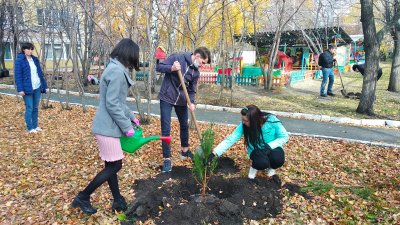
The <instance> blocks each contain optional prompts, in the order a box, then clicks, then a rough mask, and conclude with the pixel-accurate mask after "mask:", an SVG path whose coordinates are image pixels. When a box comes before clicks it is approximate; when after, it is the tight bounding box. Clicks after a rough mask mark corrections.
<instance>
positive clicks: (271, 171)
mask: <svg viewBox="0 0 400 225" xmlns="http://www.w3.org/2000/svg"><path fill="white" fill-rule="evenodd" d="M275 174H276V170H274V169H272V168H269V169H268V170H267V176H269V177H272V176H273V175H275Z"/></svg>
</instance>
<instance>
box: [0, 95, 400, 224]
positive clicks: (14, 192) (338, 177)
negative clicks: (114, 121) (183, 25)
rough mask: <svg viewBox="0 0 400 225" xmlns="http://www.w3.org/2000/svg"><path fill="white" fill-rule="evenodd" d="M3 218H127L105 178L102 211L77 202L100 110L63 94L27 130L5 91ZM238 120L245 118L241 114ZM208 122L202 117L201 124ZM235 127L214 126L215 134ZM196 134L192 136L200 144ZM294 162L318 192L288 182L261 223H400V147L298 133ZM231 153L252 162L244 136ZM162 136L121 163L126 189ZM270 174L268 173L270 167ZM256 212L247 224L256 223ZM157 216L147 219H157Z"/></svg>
mask: <svg viewBox="0 0 400 225" xmlns="http://www.w3.org/2000/svg"><path fill="white" fill-rule="evenodd" d="M0 105H1V107H0V115H1V116H0V160H1V162H0V171H1V176H0V221H1V223H2V224H84V223H85V224H118V223H119V220H118V218H117V215H116V214H115V213H113V212H112V211H111V200H110V199H111V194H110V193H109V190H108V186H107V185H103V186H102V187H101V188H100V189H99V190H97V191H96V192H95V194H94V195H93V196H92V202H93V204H94V206H95V207H97V208H98V213H96V214H95V215H93V216H90V217H89V216H85V215H83V214H81V213H80V212H79V210H74V209H71V208H70V202H71V200H72V198H73V197H74V196H75V195H76V194H77V193H78V191H79V190H81V189H82V188H84V187H85V186H86V185H87V183H88V182H89V180H90V179H92V178H93V176H94V175H95V174H96V173H97V172H98V171H99V170H100V169H101V168H102V166H103V163H102V162H101V160H100V158H99V156H98V150H97V145H96V142H95V140H94V138H93V136H92V134H91V123H92V119H93V116H94V113H95V109H89V110H88V112H87V113H85V114H84V113H83V112H82V109H81V108H80V107H73V108H72V110H70V111H63V110H61V108H60V107H59V105H58V104H57V103H53V104H52V105H53V108H51V109H46V110H43V109H41V110H40V118H39V124H40V127H41V128H43V130H44V131H43V132H42V133H39V134H28V133H27V132H26V131H25V128H24V120H23V111H24V106H23V102H22V101H21V100H20V101H19V102H17V100H16V98H15V97H8V96H0ZM238 121H239V118H238ZM207 126H208V125H207V124H201V129H205V128H206V127H207ZM159 130H160V124H159V120H158V119H157V118H154V119H153V120H152V124H151V125H145V126H144V133H145V136H148V135H157V134H159ZM232 130H233V127H231V126H219V125H218V126H217V125H216V126H214V131H215V132H216V143H219V142H220V141H221V140H222V139H223V138H224V137H225V136H227V135H228V134H229V133H230V132H231V131H232ZM178 134H179V129H178V125H177V123H176V121H173V128H172V135H173V137H175V139H174V140H173V142H172V149H173V156H172V160H173V163H174V166H185V167H190V166H191V165H190V162H188V161H182V160H180V159H179V156H178V149H179V148H178V147H179V138H178V137H179V135H178ZM195 138H196V135H192V136H191V140H190V143H191V144H192V146H197V144H198V142H197V140H195ZM285 152H286V163H285V165H284V166H283V168H281V169H279V170H278V175H279V177H280V179H281V180H282V185H284V184H285V183H293V184H296V185H298V186H300V187H303V189H302V190H303V191H306V192H307V193H308V194H309V195H310V196H311V198H310V199H308V198H307V199H306V198H304V197H303V196H302V195H298V194H293V193H294V192H293V191H291V190H289V189H288V188H286V187H287V186H285V187H284V188H282V189H281V194H282V196H283V198H282V207H283V209H282V211H281V213H280V214H279V215H278V216H277V217H276V218H265V219H263V220H260V221H258V222H259V223H262V224H266V223H274V224H275V223H278V224H305V223H306V224H396V223H397V224H398V223H399V222H400V161H399V158H400V149H394V148H380V147H371V146H367V145H362V144H349V143H346V142H337V141H330V140H321V139H314V138H305V137H293V136H292V137H290V141H289V142H288V144H287V145H286V146H285ZM226 156H228V157H230V158H232V159H233V160H234V161H235V163H236V164H237V165H238V166H239V169H240V175H241V176H243V177H245V176H247V170H248V166H249V162H248V160H247V158H246V153H245V151H244V150H243V143H238V144H236V145H235V146H234V147H232V148H231V149H230V150H229V151H228V152H227V153H226ZM161 158H162V155H161V145H160V143H159V142H157V141H154V142H151V143H149V144H148V145H146V146H145V147H143V148H142V149H141V150H140V151H138V152H137V153H136V154H135V155H126V157H125V160H124V166H123V169H122V170H121V171H120V172H119V177H120V187H121V192H122V193H123V195H124V196H125V197H126V198H127V200H128V201H129V202H132V201H133V200H134V199H135V193H134V190H133V189H132V185H133V184H134V183H135V180H137V179H146V178H150V177H154V176H155V175H157V174H158V173H159V169H160V167H159V166H160V165H161V161H162V159H161ZM261 176H264V175H261ZM258 222H257V221H247V222H246V223H249V224H250V223H252V224H257V223H258ZM152 223H153V222H152V221H151V220H149V221H146V222H145V224H152Z"/></svg>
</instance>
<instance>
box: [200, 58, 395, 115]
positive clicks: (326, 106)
mask: <svg viewBox="0 0 400 225" xmlns="http://www.w3.org/2000/svg"><path fill="white" fill-rule="evenodd" d="M380 66H381V67H382V68H383V76H382V77H381V79H380V80H379V81H378V82H377V89H376V101H375V103H374V111H375V113H376V116H367V115H362V114H358V113H356V109H357V106H358V104H359V100H356V99H349V98H344V97H343V96H342V95H341V93H340V90H342V86H341V83H340V78H339V76H335V83H334V87H333V91H334V93H335V94H336V96H335V97H327V98H321V97H320V96H319V88H320V85H321V79H317V80H304V81H301V82H298V83H296V84H293V85H292V87H290V88H279V89H277V90H274V91H273V92H272V93H271V92H269V93H266V92H265V91H264V89H263V87H262V86H260V87H237V86H236V87H234V88H233V93H232V95H233V101H232V106H233V107H243V106H245V105H248V104H255V105H257V106H259V107H260V108H261V109H264V110H273V111H284V112H297V113H310V114H320V115H329V116H338V117H349V118H381V119H392V120H400V93H393V92H389V91H387V87H388V84H389V76H390V67H391V63H390V62H386V63H381V65H380ZM342 78H343V83H344V86H345V89H346V91H347V92H354V93H356V92H361V89H362V78H363V77H362V76H361V74H359V73H355V72H347V73H343V74H342ZM219 90H220V87H219V86H215V85H200V86H199V92H198V99H199V100H198V103H203V104H213V105H223V106H230V105H231V100H230V90H228V89H225V90H224V92H223V95H222V99H221V100H220V101H218V92H219Z"/></svg>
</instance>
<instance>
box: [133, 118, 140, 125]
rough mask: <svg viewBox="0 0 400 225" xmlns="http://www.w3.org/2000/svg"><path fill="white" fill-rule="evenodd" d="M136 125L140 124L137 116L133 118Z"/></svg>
mask: <svg viewBox="0 0 400 225" xmlns="http://www.w3.org/2000/svg"><path fill="white" fill-rule="evenodd" d="M132 122H134V123H135V124H136V125H138V126H140V121H139V119H138V118H136V117H135V119H133V120H132Z"/></svg>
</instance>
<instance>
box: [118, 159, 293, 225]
mask: <svg viewBox="0 0 400 225" xmlns="http://www.w3.org/2000/svg"><path fill="white" fill-rule="evenodd" d="M239 172H240V171H239V169H238V167H237V166H236V165H235V164H234V161H233V160H232V159H230V158H225V157H222V158H220V159H219V166H218V168H217V172H216V175H215V176H214V177H213V178H212V179H211V181H210V183H209V190H208V194H212V195H213V196H214V198H212V200H213V201H210V202H199V201H197V200H198V198H197V199H196V198H195V197H194V196H196V195H197V194H199V192H200V186H199V185H198V184H197V183H196V181H195V180H194V178H193V176H192V171H191V170H190V169H189V168H186V167H173V170H172V171H171V172H170V173H167V174H159V175H157V176H156V177H153V178H150V179H146V180H137V182H135V185H134V187H133V188H134V189H135V193H136V194H135V196H136V199H135V201H134V202H133V203H132V204H130V206H129V207H128V210H127V211H126V212H125V214H126V215H127V218H128V219H127V220H126V221H124V222H123V223H122V224H132V223H134V222H135V221H142V222H143V221H146V220H148V219H152V220H153V221H154V222H155V223H156V224H188V225H189V224H208V223H211V224H229V225H235V224H243V222H244V219H245V218H246V219H251V220H261V219H264V218H271V217H276V216H277V215H278V214H279V213H280V212H281V210H282V203H281V199H282V195H281V192H280V189H281V181H280V179H279V177H278V176H277V175H275V176H274V177H273V178H272V179H268V178H266V177H265V176H260V177H257V178H256V179H254V180H250V179H248V178H247V177H243V176H240V177H238V176H233V175H234V174H237V173H239ZM229 177H233V178H229ZM285 187H286V188H287V189H288V190H289V191H290V192H298V191H299V190H300V188H299V187H298V186H297V185H293V184H289V185H285Z"/></svg>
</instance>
